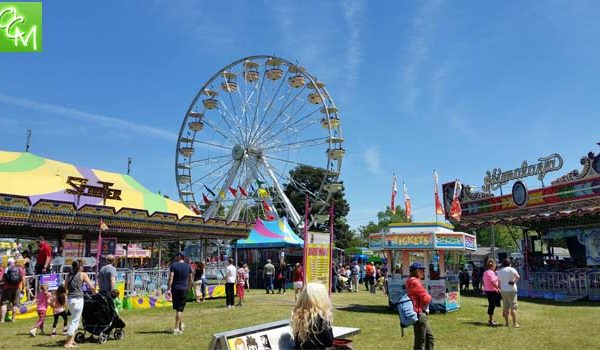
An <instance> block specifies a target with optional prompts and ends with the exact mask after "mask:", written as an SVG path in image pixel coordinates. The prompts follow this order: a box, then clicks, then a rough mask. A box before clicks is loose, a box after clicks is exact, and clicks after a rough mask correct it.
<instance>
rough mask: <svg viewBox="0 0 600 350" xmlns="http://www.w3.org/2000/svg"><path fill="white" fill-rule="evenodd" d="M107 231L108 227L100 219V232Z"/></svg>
mask: <svg viewBox="0 0 600 350" xmlns="http://www.w3.org/2000/svg"><path fill="white" fill-rule="evenodd" d="M106 230H108V225H107V224H105V223H104V220H102V219H100V231H106Z"/></svg>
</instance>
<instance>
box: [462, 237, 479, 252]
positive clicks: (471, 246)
mask: <svg viewBox="0 0 600 350" xmlns="http://www.w3.org/2000/svg"><path fill="white" fill-rule="evenodd" d="M464 235H465V249H468V250H477V237H475V236H473V235H469V234H466V233H465V234H464Z"/></svg>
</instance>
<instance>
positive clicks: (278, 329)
mask: <svg viewBox="0 0 600 350" xmlns="http://www.w3.org/2000/svg"><path fill="white" fill-rule="evenodd" d="M358 333H360V328H352V327H338V326H334V327H333V336H334V338H346V337H349V336H352V335H354V334H358ZM208 349H209V350H291V349H294V339H293V338H292V335H291V334H290V320H281V321H276V322H270V323H264V324H260V325H256V326H252V327H246V328H240V329H236V330H233V331H228V332H222V333H216V334H214V335H213V340H212V342H211V343H210V345H209V347H208Z"/></svg>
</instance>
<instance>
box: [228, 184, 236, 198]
mask: <svg viewBox="0 0 600 350" xmlns="http://www.w3.org/2000/svg"><path fill="white" fill-rule="evenodd" d="M229 192H231V194H232V195H233V197H235V198H237V190H236V189H235V188H233V187H231V186H229Z"/></svg>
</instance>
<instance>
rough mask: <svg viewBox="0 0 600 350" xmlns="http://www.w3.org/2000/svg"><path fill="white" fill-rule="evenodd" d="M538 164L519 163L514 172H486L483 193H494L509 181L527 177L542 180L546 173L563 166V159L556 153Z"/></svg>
mask: <svg viewBox="0 0 600 350" xmlns="http://www.w3.org/2000/svg"><path fill="white" fill-rule="evenodd" d="M538 161H539V163H537V164H531V165H529V164H528V163H527V161H526V160H524V161H523V163H521V166H520V167H519V168H516V169H514V170H507V171H502V169H500V168H495V169H494V170H491V171H490V170H488V171H487V172H486V176H485V178H484V179H483V187H482V188H483V190H484V191H485V192H490V191H495V190H497V189H499V188H500V187H501V186H503V185H506V184H507V183H508V182H509V181H512V180H518V179H522V178H525V177H529V176H536V175H537V178H538V180H540V181H542V180H544V177H545V176H546V174H547V173H549V172H552V171H557V170H560V169H561V168H562V166H563V159H562V157H561V156H560V154H558V153H553V154H551V155H549V156H548V157H543V158H538Z"/></svg>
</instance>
